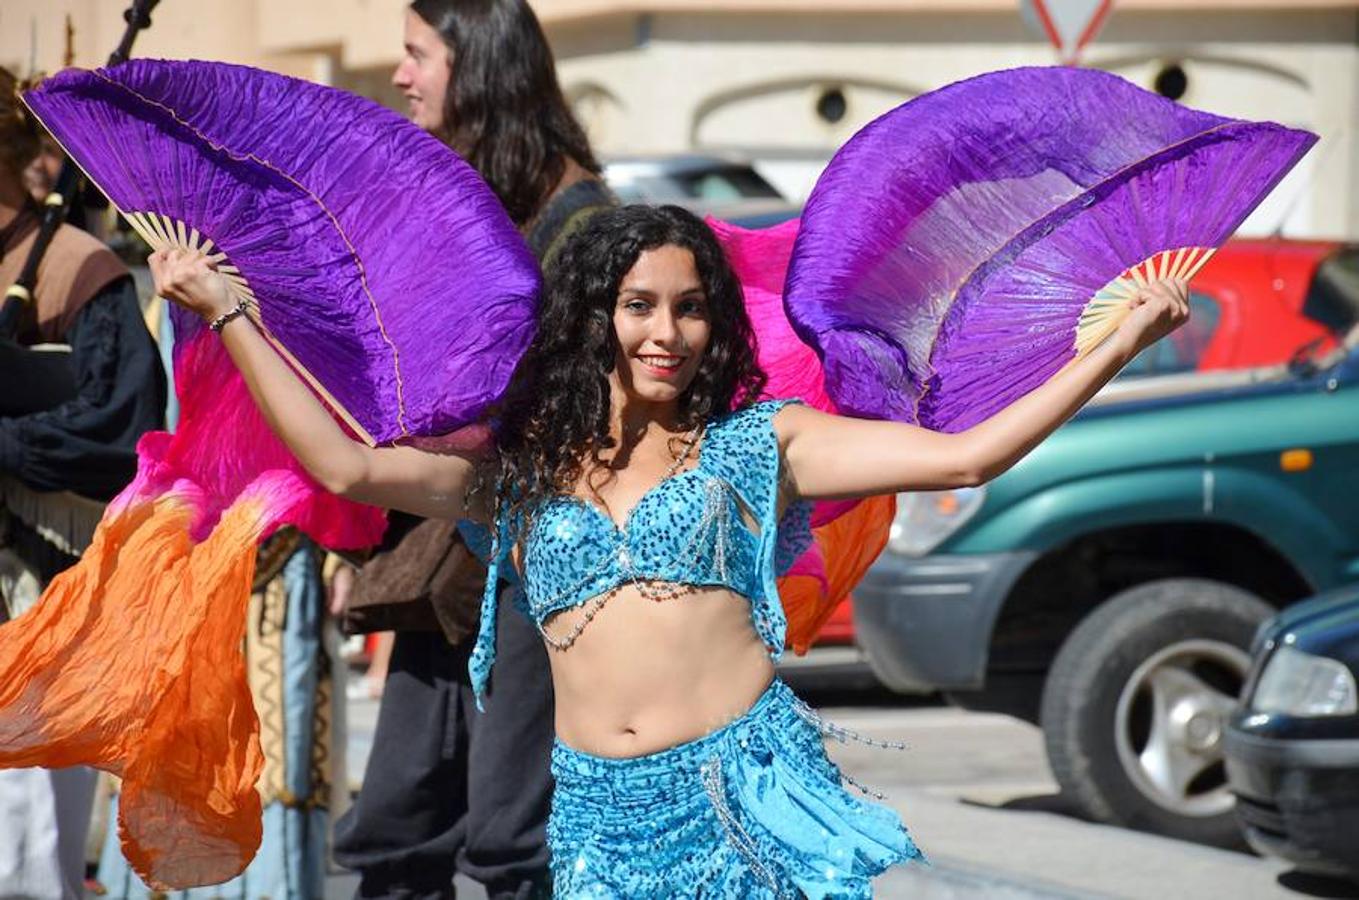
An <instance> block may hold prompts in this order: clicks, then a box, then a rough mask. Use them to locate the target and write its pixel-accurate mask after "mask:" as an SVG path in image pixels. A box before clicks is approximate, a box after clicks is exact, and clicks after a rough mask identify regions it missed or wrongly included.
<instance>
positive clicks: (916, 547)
mask: <svg viewBox="0 0 1359 900" xmlns="http://www.w3.org/2000/svg"><path fill="white" fill-rule="evenodd" d="M1351 321H1353V320H1351ZM1356 348H1359V329H1351V330H1350V333H1349V337H1348V339H1347V340H1346V341H1345V342H1344V343H1343V344H1342V345H1341V346H1340V347H1339V349H1336V350H1332V351H1328V352H1327V353H1326V355H1325V356H1322V357H1318V358H1309V357H1308V356H1307V355H1306V353H1304V354H1302V355H1301V356H1300V357H1299V358H1297V359H1295V360H1294V362H1293V363H1291V364H1290V365H1288V366H1280V367H1276V368H1272V369H1263V370H1260V369H1257V370H1250V371H1236V372H1208V373H1190V374H1186V375H1175V376H1168V377H1164V378H1146V379H1128V380H1124V381H1121V382H1116V383H1115V384H1113V385H1111V386H1110V387H1109V388H1108V389H1106V391H1105V392H1104V393H1103V394H1102V395H1101V396H1100V397H1099V398H1097V399H1096V401H1095V402H1094V403H1093V404H1092V405H1091V406H1090V408H1088V409H1087V410H1085V411H1084V412H1083V413H1082V414H1081V415H1080V416H1078V417H1077V418H1076V419H1075V420H1073V421H1072V422H1070V423H1068V424H1067V425H1066V426H1064V427H1063V428H1061V429H1060V430H1059V431H1058V432H1057V433H1056V434H1054V435H1053V436H1052V437H1051V438H1050V439H1049V440H1048V441H1047V442H1045V443H1044V444H1043V445H1042V446H1041V447H1039V448H1038V449H1037V450H1036V451H1035V452H1034V453H1033V454H1031V455H1030V456H1029V457H1028V458H1027V459H1025V460H1024V461H1023V462H1021V463H1020V464H1019V465H1018V466H1016V467H1015V468H1014V469H1013V470H1011V471H1010V472H1008V473H1006V474H1005V475H1004V476H1002V477H1000V478H997V479H996V480H995V481H994V482H992V483H990V484H987V485H986V486H985V487H982V488H977V489H971V490H958V491H946V492H938V493H922V494H907V495H903V496H902V497H901V502H900V509H899V513H898V517H897V520H896V524H895V526H894V529H893V536H892V539H891V541H890V544H889V547H888V550H887V551H886V552H884V553H883V555H882V557H881V558H880V559H879V560H878V562H877V563H875V565H874V567H873V568H872V569H871V570H870V572H869V573H868V576H867V577H866V579H865V580H864V582H863V584H862V585H861V586H860V588H859V589H858V590H857V591H856V592H855V606H854V612H855V630H856V633H857V639H858V641H859V644H860V646H861V648H862V650H863V652H864V654H865V656H866V657H867V659H868V661H869V664H870V665H871V667H872V668H873V671H874V672H875V673H876V675H877V676H878V678H879V679H880V680H881V681H882V682H884V683H885V684H886V685H888V686H889V687H891V688H894V689H896V690H899V691H903V692H933V691H944V692H945V693H946V694H947V696H948V697H949V698H950V699H952V700H953V701H955V702H957V703H959V704H962V705H965V706H971V707H977V708H984V709H995V710H1003V711H1006V712H1010V713H1012V714H1015V715H1019V716H1023V717H1026V718H1028V719H1030V720H1031V721H1035V722H1037V723H1039V724H1040V725H1041V726H1042V729H1043V732H1044V735H1045V739H1046V743H1047V751H1048V757H1049V761H1050V762H1051V765H1052V769H1053V772H1054V774H1055V775H1056V778H1057V780H1058V781H1059V783H1060V784H1061V786H1062V789H1063V793H1064V794H1066V795H1067V796H1068V797H1069V798H1070V799H1071V800H1072V801H1074V802H1075V803H1076V804H1078V805H1079V806H1080V807H1081V809H1082V810H1083V811H1084V812H1085V813H1086V814H1087V815H1089V816H1090V817H1092V818H1094V819H1096V820H1098V821H1103V822H1109V823H1116V824H1121V825H1125V826H1129V827H1134V828H1141V829H1145V830H1149V831H1154V832H1158V833H1162V834H1167V835H1173V836H1178V837H1183V838H1188V839H1193V840H1200V841H1205V842H1209V843H1216V844H1222V845H1234V844H1239V843H1240V841H1241V836H1240V832H1239V830H1238V827H1237V824H1236V821H1235V818H1234V815H1233V803H1234V799H1233V796H1232V793H1231V791H1230V789H1229V787H1228V784H1227V777H1226V772H1225V767H1224V761H1223V736H1224V732H1225V730H1226V728H1227V726H1228V723H1229V721H1230V719H1231V716H1232V713H1233V710H1234V708H1235V706H1236V702H1237V697H1238V695H1239V694H1240V692H1241V689H1242V687H1243V684H1244V683H1245V680H1246V678H1247V673H1248V672H1249V670H1250V665H1251V657H1250V654H1249V648H1250V645H1251V639H1252V636H1253V635H1254V634H1255V632H1256V631H1257V629H1258V628H1259V627H1260V625H1261V623H1263V622H1264V621H1265V620H1266V619H1268V618H1270V617H1271V616H1272V615H1274V614H1275V613H1276V612H1278V611H1279V610H1280V609H1282V608H1284V607H1287V606H1288V605H1289V604H1292V603H1294V602H1295V601H1297V600H1299V599H1301V598H1303V597H1306V596H1308V595H1310V594H1312V593H1314V592H1317V591H1320V590H1324V589H1327V588H1331V587H1333V586H1336V585H1340V584H1345V583H1350V582H1354V581H1359V349H1356Z"/></svg>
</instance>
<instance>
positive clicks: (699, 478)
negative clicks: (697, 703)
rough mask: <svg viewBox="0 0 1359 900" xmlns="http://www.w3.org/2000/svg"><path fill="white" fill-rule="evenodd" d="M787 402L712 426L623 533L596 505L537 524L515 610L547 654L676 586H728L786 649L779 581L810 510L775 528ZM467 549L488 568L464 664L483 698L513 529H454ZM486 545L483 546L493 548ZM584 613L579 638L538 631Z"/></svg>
mask: <svg viewBox="0 0 1359 900" xmlns="http://www.w3.org/2000/svg"><path fill="white" fill-rule="evenodd" d="M789 402H790V401H787V400H772V401H766V402H763V403H759V404H756V405H754V406H750V407H747V408H746V409H742V410H738V411H737V412H734V413H730V414H728V415H725V416H722V417H720V418H717V419H714V420H712V421H710V422H709V423H708V425H707V428H706V429H705V430H704V432H703V435H702V437H701V439H700V442H699V444H698V448H697V450H698V462H697V464H696V465H695V466H694V468H691V469H688V470H686V471H682V472H679V473H678V474H675V475H671V476H669V477H668V478H666V479H664V480H663V481H661V482H660V483H658V484H656V485H655V486H654V487H652V488H651V489H650V490H648V491H647V492H646V493H645V494H644V495H643V496H642V498H641V499H640V500H639V501H637V505H636V506H635V507H633V509H632V510H631V511H630V512H629V513H628V516H627V519H626V520H625V522H624V524H623V526H622V527H621V528H620V527H619V526H618V525H617V524H616V523H615V522H614V521H613V520H612V519H611V518H609V516H608V515H607V514H606V513H605V512H604V510H603V509H602V508H601V507H599V506H598V505H596V504H594V503H592V502H590V501H588V500H585V499H582V498H579V497H574V496H565V495H563V496H560V497H554V498H552V499H551V500H548V501H546V502H545V503H543V504H542V505H541V506H540V507H539V508H538V509H537V511H536V512H535V514H534V515H533V524H532V526H531V528H530V530H529V533H528V537H527V540H526V541H525V544H524V549H523V557H522V563H523V577H522V580H521V586H520V590H519V592H518V597H517V598H516V605H518V606H520V608H521V609H522V610H523V611H524V612H525V613H526V614H527V615H528V616H529V617H530V618H531V619H532V620H533V621H534V622H535V623H536V624H537V626H538V628H539V631H541V632H542V633H543V636H544V638H545V639H546V640H547V641H548V643H549V644H551V645H553V646H555V647H558V648H560V649H565V648H566V647H569V646H570V645H571V643H573V642H574V641H575V639H576V638H577V637H578V636H579V635H580V633H581V631H583V630H584V628H585V627H586V626H587V625H588V623H589V621H590V620H591V619H593V618H594V614H595V613H596V612H598V611H599V609H600V608H602V607H603V606H604V605H605V603H607V602H608V601H609V600H610V598H612V597H613V596H614V595H615V594H616V593H617V591H618V589H619V588H621V587H622V586H624V585H627V584H638V585H639V587H640V586H641V585H646V586H647V587H646V588H645V589H643V590H641V593H642V594H643V596H646V597H649V598H651V599H653V600H666V599H671V598H673V597H675V596H678V593H679V592H678V591H676V590H674V587H675V586H680V585H692V586H715V587H725V588H728V589H730V590H731V591H733V592H735V593H737V594H740V595H741V596H743V597H746V598H747V599H749V600H750V606H751V618H752V621H753V623H754V626H755V630H756V632H757V633H758V634H759V635H760V638H761V640H763V641H764V643H765V645H766V646H767V647H768V648H769V652H770V655H771V656H774V657H776V658H777V657H778V656H779V654H780V653H781V652H782V651H783V645H784V641H785V635H786V632H787V620H786V619H785V618H784V614H783V608H782V606H781V605H780V603H779V596H778V588H777V586H776V583H775V577H776V576H777V575H778V574H779V573H781V572H783V571H785V570H786V569H787V568H788V566H790V565H791V564H792V563H793V561H794V560H795V559H796V558H797V556H798V555H799V554H800V553H801V552H802V551H803V550H804V549H805V548H806V547H807V545H808V544H809V543H810V541H811V530H810V524H811V504H810V503H796V504H793V505H792V506H790V507H789V508H788V510H787V511H786V512H785V513H784V515H783V517H782V519H779V518H778V501H779V490H778V487H779V466H780V454H779V443H778V438H777V436H776V435H775V433H774V428H773V424H772V419H773V416H774V414H775V413H776V412H778V411H779V410H780V409H782V408H783V407H784V406H785V405H787V404H788V403H789ZM461 524H462V531H463V535H464V537H465V538H466V539H467V543H468V545H469V546H470V547H471V548H472V549H473V550H474V551H478V552H479V553H480V554H481V555H482V556H483V558H486V559H488V571H487V578H486V590H485V593H484V595H483V597H482V606H481V630H480V632H479V633H478V635H477V642H476V646H475V648H474V649H473V651H472V657H471V661H470V663H469V669H470V674H471V678H472V686H473V688H474V689H475V691H476V693H477V696H478V697H480V696H481V695H482V693H483V692H484V690H485V687H486V683H487V680H488V679H489V678H490V672H491V665H492V663H493V662H494V658H495V621H496V620H495V616H496V603H497V593H498V587H497V580H498V579H499V578H502V577H507V578H513V575H512V573H510V565H511V564H510V560H509V547H510V544H511V543H512V537H511V530H510V529H509V528H508V527H507V526H506V524H505V523H503V522H502V523H498V526H499V527H498V528H497V532H498V533H497V535H496V539H495V540H494V541H492V540H490V534H489V532H488V531H487V530H486V529H483V528H478V527H476V526H471V525H470V524H469V523H461ZM488 545H489V546H488ZM582 605H584V606H585V608H586V609H585V615H584V616H583V617H582V618H581V619H580V620H579V621H578V623H577V626H576V628H575V629H574V630H572V631H571V632H570V633H568V634H566V635H564V636H558V637H553V636H551V635H549V634H548V633H547V632H546V631H545V630H544V628H543V625H544V623H545V622H546V621H547V619H548V618H549V617H550V616H551V615H552V614H553V613H556V612H559V611H561V610H564V609H570V608H572V607H577V606H582Z"/></svg>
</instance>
